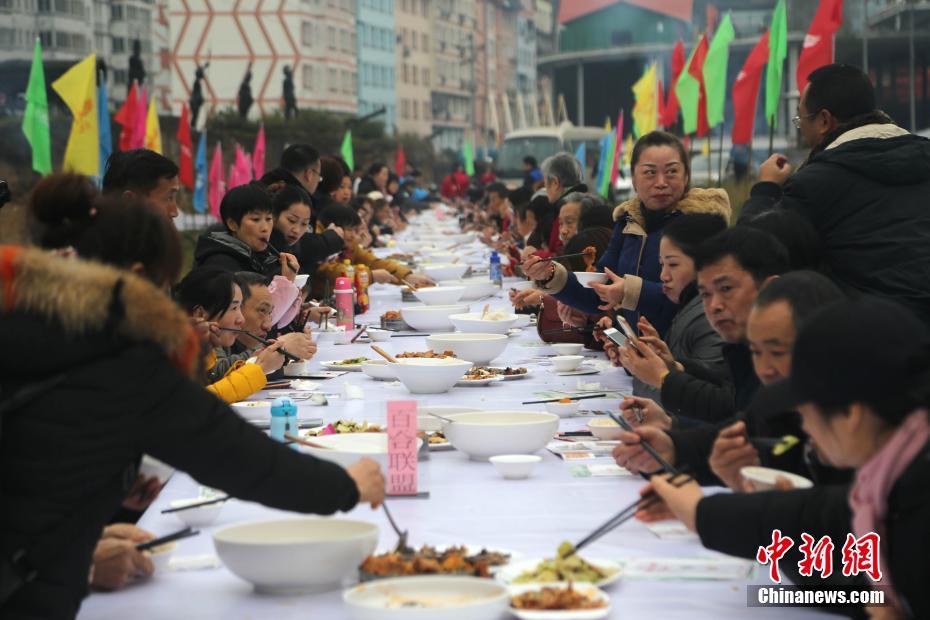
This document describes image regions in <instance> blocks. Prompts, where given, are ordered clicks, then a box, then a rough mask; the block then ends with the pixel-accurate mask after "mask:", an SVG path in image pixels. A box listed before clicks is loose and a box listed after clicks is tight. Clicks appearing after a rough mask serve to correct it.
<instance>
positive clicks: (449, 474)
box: [80, 287, 823, 620]
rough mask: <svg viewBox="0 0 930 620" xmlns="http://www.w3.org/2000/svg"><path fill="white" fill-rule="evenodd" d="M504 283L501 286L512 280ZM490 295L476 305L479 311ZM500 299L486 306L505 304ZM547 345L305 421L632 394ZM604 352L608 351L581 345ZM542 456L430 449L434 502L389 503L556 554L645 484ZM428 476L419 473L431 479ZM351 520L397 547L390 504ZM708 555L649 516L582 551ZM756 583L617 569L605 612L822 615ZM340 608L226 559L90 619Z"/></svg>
mask: <svg viewBox="0 0 930 620" xmlns="http://www.w3.org/2000/svg"><path fill="white" fill-rule="evenodd" d="M505 288H506V287H505ZM372 302H373V303H372V309H371V312H370V313H369V314H368V315H367V316H363V317H360V320H361V322H371V323H376V322H377V317H378V316H379V315H380V314H381V313H382V312H384V311H386V310H388V309H397V308H399V307H400V294H399V292H398V290H397V289H393V290H390V291H387V292H385V293H380V292H378V291H376V292H375V294H374V295H373V299H372ZM484 303H486V302H484V301H482V302H479V303H475V304H473V309H480V307H482V306H483V305H484ZM506 304H507V302H506V300H505V299H504V298H503V297H500V298H498V299H496V300H492V306H505V305H506ZM335 340H336V336H335V335H334V334H324V335H320V336H319V341H320V352H319V353H318V356H317V359H319V360H326V359H343V358H348V357H354V356H358V355H364V354H370V353H371V352H370V349H369V348H368V345H364V344H355V345H335V344H334V342H335ZM534 343H539V339H538V337H537V336H536V333H535V328H529V329H527V330H524V334H521V335H520V336H515V337H512V338H511V341H510V343H509V345H508V348H507V350H506V351H505V352H504V354H503V355H502V356H501V357H500V358H499V359H498V360H495V365H504V364H510V365H520V366H527V367H529V368H531V369H532V370H533V374H532V376H531V377H527V378H525V379H523V380H518V381H507V382H499V383H496V384H493V385H491V386H489V387H464V388H453V390H452V391H451V392H449V393H448V394H443V395H435V396H422V397H412V396H411V395H410V394H408V393H407V391H406V389H405V388H404V387H403V386H401V385H392V384H389V383H383V382H376V381H373V380H371V379H369V378H368V377H366V376H365V375H363V374H361V373H349V374H347V375H344V376H342V377H339V378H336V379H331V380H326V381H323V382H321V387H322V389H323V390H324V391H325V392H328V393H339V392H341V391H342V390H341V388H342V384H343V383H344V382H346V381H350V382H352V383H354V384H356V385H359V386H361V387H362V388H363V389H364V393H365V399H364V400H346V399H343V398H338V399H331V400H330V405H329V406H327V407H309V406H307V407H304V406H301V411H300V414H299V415H300V417H322V418H324V419H325V420H326V421H332V420H335V419H337V418H340V417H342V418H351V419H354V420H357V421H362V420H368V421H373V422H379V421H383V420H384V416H385V404H384V403H385V401H387V400H391V399H409V398H415V399H416V400H417V401H419V402H420V403H423V404H468V405H475V406H477V407H480V408H484V409H491V408H516V409H525V410H531V409H539V408H540V407H541V406H539V405H535V406H532V405H521V404H520V403H521V401H523V400H531V399H533V398H534V397H533V392H539V391H542V390H550V389H559V388H562V389H568V390H570V391H574V390H575V388H576V387H577V382H578V380H579V379H582V380H584V381H586V382H590V381H597V382H600V383H601V385H602V387H605V388H607V387H609V388H614V389H619V390H622V391H627V390H629V388H630V380H629V378H628V377H627V376H626V375H625V373H623V372H622V371H620V370H615V369H610V370H606V371H603V372H601V373H600V374H598V375H590V376H584V377H558V376H555V375H553V374H551V373H549V372H548V370H547V367H545V366H541V365H539V363H538V362H536V361H532V359H531V358H533V357H534V356H539V355H545V354H551V353H553V351H552V349H551V348H549V347H548V346H532V345H533V344H534ZM382 346H383V347H384V348H385V349H386V350H388V351H390V352H394V353H397V352H402V351H414V350H426V345H425V342H424V340H423V339H421V338H396V339H392V340H391V341H390V342H388V343H384V344H383V345H382ZM586 354H587V355H591V356H597V357H598V358H603V355H602V354H594V353H592V352H586ZM581 402H582V403H583V407H582V409H583V410H598V409H601V410H603V409H607V408H611V409H616V408H617V405H618V402H619V401H618V400H617V399H612V400H606V399H592V400H585V401H581ZM585 422H586V419H584V418H570V419H565V420H563V421H562V428H563V430H565V429H572V430H573V429H576V428H580V427H582V426H584V424H585ZM540 454H541V455H542V456H543V461H542V463H541V464H540V466H539V467H538V468H537V470H536V472H535V475H534V476H533V477H532V478H530V479H528V480H521V481H508V480H503V479H502V478H500V477H499V476H498V475H497V473H496V471H495V470H494V468H493V466H492V465H490V464H489V463H480V462H473V461H469V460H468V459H467V458H466V457H465V456H464V455H463V454H461V453H459V452H455V451H450V452H433V453H432V454H431V458H430V460H429V461H427V462H426V463H423V464H422V465H425V472H423V473H425V475H426V476H427V477H428V482H427V483H428V485H429V490H430V496H429V498H428V499H390V500H389V501H390V502H391V511H392V513H393V515H394V517H395V519H396V520H397V521H398V522H399V524H400V526H401V527H403V528H408V529H409V530H410V536H411V541H410V542H411V543H412V544H415V545H418V544H424V543H432V544H444V543H445V544H448V543H455V544H459V543H467V544H475V545H481V546H487V547H489V548H499V549H507V550H513V551H516V552H518V553H520V554H523V555H524V556H525V557H526V558H536V557H542V556H549V557H551V556H552V554H553V553H554V551H555V548H556V546H557V545H558V544H559V543H560V542H562V541H566V540H568V541H577V540H579V539H580V538H582V537H583V536H584V535H586V534H587V533H589V532H590V531H591V530H592V529H593V528H594V527H596V526H597V525H599V524H600V523H602V522H603V521H605V520H606V519H607V518H608V517H610V516H611V515H612V514H614V513H615V512H616V511H618V510H619V509H621V508H622V507H623V506H625V505H626V504H627V503H628V502H630V501H632V500H633V498H634V497H635V496H636V493H637V490H638V489H639V488H640V487H642V485H643V484H644V483H643V481H642V479H640V478H634V477H628V478H574V477H572V476H571V475H570V474H569V471H568V467H569V465H568V463H565V462H563V461H561V460H560V459H559V458H558V457H556V456H554V455H553V454H551V453H549V452H547V451H542V452H540ZM423 473H421V475H423ZM197 492H198V485H197V483H196V482H194V481H193V480H192V479H191V478H189V477H188V476H186V475H184V474H180V473H179V474H176V475H175V476H174V477H173V478H172V480H171V481H170V482H169V484H168V485H167V486H166V487H165V489H164V490H163V492H162V494H161V496H160V497H159V499H158V500H157V501H156V502H155V503H154V504H153V505H152V507H151V508H150V509H149V511H148V512H147V513H146V514H145V516H144V517H143V518H142V520H141V521H140V523H139V524H140V526H142V527H144V528H146V529H148V530H150V531H152V532H155V533H156V534H159V535H161V534H165V533H169V532H172V531H174V530H176V529H178V528H179V526H180V525H181V524H180V521H178V520H177V519H176V518H175V517H173V516H171V515H162V514H160V510H162V509H163V508H165V507H166V505H167V504H168V503H169V502H170V501H172V500H174V499H179V498H188V497H195V496H196V494H197ZM294 492H295V493H301V492H306V493H312V492H313V489H294ZM285 514H286V513H282V512H280V511H276V510H272V509H269V508H266V507H263V506H260V505H258V504H253V503H249V502H241V501H238V500H236V501H230V502H228V503H227V504H226V506H225V507H224V509H223V512H222V513H221V515H220V517H219V519H218V521H217V522H216V523H215V524H214V525H213V526H211V527H208V528H203V531H202V533H201V535H200V536H198V537H195V538H189V539H186V540H183V541H181V542H180V544H179V547H178V549H177V551H176V552H175V557H182V556H192V555H199V554H212V553H213V544H212V541H211V537H210V532H211V530H213V529H216V528H219V527H223V526H225V525H229V524H232V523H236V522H241V521H249V520H259V519H268V518H274V517H277V516H284V515H285ZM347 516H349V517H350V518H357V519H364V520H368V521H372V522H375V523H377V524H378V526H379V528H380V541H379V545H381V546H384V547H391V546H393V544H394V543H395V536H394V533H393V531H392V530H391V528H390V525H389V524H388V522H387V520H386V519H385V518H384V516H383V512H382V511H380V510H379V511H372V510H371V508H370V507H368V506H367V505H366V506H360V507H357V508H355V509H354V510H353V511H352V512H350V513H348V515H347ZM709 555H714V554H713V553H712V552H710V551H707V550H705V549H703V548H702V547H701V545H700V543H699V542H697V540H694V539H692V540H674V541H671V540H660V539H659V538H657V537H656V536H655V535H653V534H652V533H651V532H650V531H649V530H648V529H647V528H646V527H645V526H643V525H642V524H640V523H638V522H629V523H627V524H626V525H624V526H622V527H621V528H619V529H618V530H615V531H614V532H612V533H611V534H608V535H607V536H605V537H604V538H602V539H601V540H599V541H597V542H596V543H594V544H593V545H592V546H591V547H589V548H588V549H586V551H585V553H584V556H585V557H591V558H609V559H615V560H622V559H625V558H632V557H637V556H638V557H676V558H680V557H695V556H709ZM756 573H757V575H758V579H755V580H753V581H738V582H726V581H644V580H627V579H623V580H621V581H620V582H619V583H617V584H615V585H613V586H611V587H610V588H609V589H608V592H609V594H610V595H611V597H612V606H613V608H612V612H611V616H610V617H611V618H634V617H640V618H646V617H651V618H662V619H663V620H668V619H673V618H682V619H689V620H691V619H698V618H713V619H714V620H719V619H720V618H746V617H750V616H751V617H754V618H755V617H760V618H775V617H791V618H806V617H815V616H816V617H823V616H822V615H821V614H818V613H816V612H813V611H810V610H800V609H778V610H776V609H758V608H755V609H752V610H749V609H747V607H746V584H747V583H765V578H766V574H765V572H764V571H756ZM129 617H133V618H223V619H234V618H242V619H252V618H302V619H303V618H325V619H327V620H337V619H340V618H346V617H348V616H347V613H346V610H345V608H344V607H343V604H342V600H341V592H339V591H333V592H328V593H324V594H309V595H304V596H291V597H273V596H261V595H257V594H254V593H253V592H252V589H251V586H250V585H249V584H247V583H245V582H243V581H241V580H239V579H238V578H236V577H235V576H234V575H233V574H232V573H230V572H229V571H227V570H226V569H225V568H222V567H221V568H213V569H206V570H196V571H174V570H169V571H166V572H163V573H160V574H156V575H155V576H154V577H153V578H151V579H149V580H146V581H144V582H140V583H136V584H133V585H131V586H129V587H127V588H126V589H124V590H122V591H120V592H115V593H95V594H92V595H91V596H90V597H89V598H88V599H87V600H86V601H85V603H84V605H83V608H82V610H81V613H80V618H81V619H82V620H103V619H110V618H112V619H121V620H122V619H124V618H129Z"/></svg>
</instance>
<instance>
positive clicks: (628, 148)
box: [623, 133, 633, 166]
mask: <svg viewBox="0 0 930 620" xmlns="http://www.w3.org/2000/svg"><path fill="white" fill-rule="evenodd" d="M632 160H633V134H631V133H628V134H627V135H626V144H625V145H623V163H624V165H626V166H629V165H630V162H631V161H632Z"/></svg>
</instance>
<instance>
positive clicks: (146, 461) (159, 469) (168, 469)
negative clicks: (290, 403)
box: [139, 409, 270, 484]
mask: <svg viewBox="0 0 930 620" xmlns="http://www.w3.org/2000/svg"><path fill="white" fill-rule="evenodd" d="M269 413H270V409H269ZM139 475H140V476H145V477H146V478H158V479H159V480H161V483H162V484H165V483H166V482H168V479H169V478H170V477H171V476H172V475H174V467H172V466H171V465H168V464H167V463H162V462H161V461H159V460H158V459H156V458H155V457H154V456H149V455H148V454H143V455H142V463H141V464H140V465H139Z"/></svg>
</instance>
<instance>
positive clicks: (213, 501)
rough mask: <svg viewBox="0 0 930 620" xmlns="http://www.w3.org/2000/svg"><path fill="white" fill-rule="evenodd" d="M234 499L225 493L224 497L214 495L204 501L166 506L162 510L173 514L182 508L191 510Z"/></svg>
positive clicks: (165, 513) (164, 512)
mask: <svg viewBox="0 0 930 620" xmlns="http://www.w3.org/2000/svg"><path fill="white" fill-rule="evenodd" d="M230 499H232V498H231V497H230V496H229V495H224V496H223V497H214V498H213V499H208V500H204V501H202V502H197V503H194V504H187V505H186V506H178V507H177V508H166V509H165V510H162V511H161V513H162V514H163V515H167V514H171V513H173V512H181V511H182V510H191V509H193V508H200V507H201V506H212V505H213V504H221V503H223V502H225V501H228V500H230Z"/></svg>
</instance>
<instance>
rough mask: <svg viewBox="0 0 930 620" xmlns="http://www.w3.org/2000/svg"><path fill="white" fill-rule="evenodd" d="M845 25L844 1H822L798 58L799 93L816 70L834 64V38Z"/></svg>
mask: <svg viewBox="0 0 930 620" xmlns="http://www.w3.org/2000/svg"><path fill="white" fill-rule="evenodd" d="M842 24H843V0H820V6H818V7H817V12H816V13H815V14H814V21H812V22H811V29H810V30H809V31H808V32H807V36H806V37H804V47H803V48H802V49H801V57H800V58H798V74H797V77H798V92H799V93H803V92H804V87H805V86H807V76H808V75H810V74H811V72H812V71H814V69H818V68H820V67H822V66H824V65H829V64H830V63H832V62H833V36H834V35H835V34H836V31H837V30H839V29H840V26H841V25H842Z"/></svg>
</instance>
